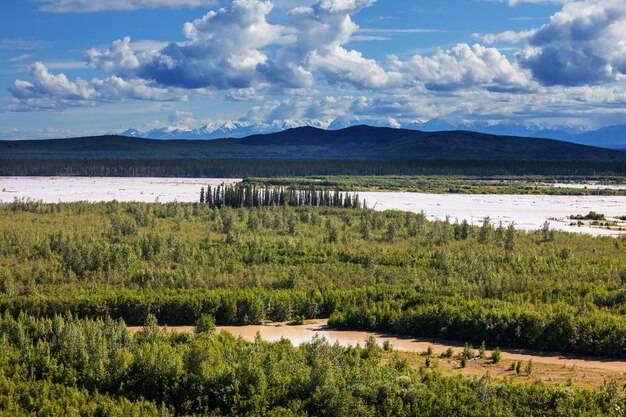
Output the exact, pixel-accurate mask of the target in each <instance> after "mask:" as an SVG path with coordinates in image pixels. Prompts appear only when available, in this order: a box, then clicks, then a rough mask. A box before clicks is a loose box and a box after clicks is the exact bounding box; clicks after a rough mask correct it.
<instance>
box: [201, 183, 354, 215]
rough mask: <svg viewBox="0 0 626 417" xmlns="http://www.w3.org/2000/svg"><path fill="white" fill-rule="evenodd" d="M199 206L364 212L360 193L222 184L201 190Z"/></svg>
mask: <svg viewBox="0 0 626 417" xmlns="http://www.w3.org/2000/svg"><path fill="white" fill-rule="evenodd" d="M200 203H201V204H202V203H204V204H207V205H208V206H209V207H210V208H222V207H231V208H243V207H269V206H291V207H303V206H312V207H343V208H353V209H362V208H366V206H365V203H361V200H360V199H359V195H358V194H353V193H342V192H340V191H339V190H336V191H334V192H331V191H328V190H316V189H315V188H313V187H309V188H308V189H296V188H284V187H273V188H270V187H256V186H255V185H250V184H241V183H238V184H223V185H219V186H217V187H215V189H213V188H212V187H211V186H210V185H209V186H208V187H207V189H206V191H205V189H204V187H202V188H201V189H200Z"/></svg>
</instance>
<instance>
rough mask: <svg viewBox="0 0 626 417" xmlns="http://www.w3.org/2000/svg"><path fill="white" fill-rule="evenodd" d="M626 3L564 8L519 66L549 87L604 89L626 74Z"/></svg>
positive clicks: (589, 1) (607, 0)
mask: <svg viewBox="0 0 626 417" xmlns="http://www.w3.org/2000/svg"><path fill="white" fill-rule="evenodd" d="M624 28H626V2H623V1H622V0H601V1H600V0H586V1H580V2H575V3H569V4H566V5H565V6H564V7H563V9H562V10H561V11H560V12H558V13H556V14H555V15H554V16H552V18H551V19H550V23H549V24H546V25H544V26H542V27H541V28H540V29H539V30H537V32H536V33H535V34H534V35H533V36H531V37H530V38H529V39H528V43H529V45H528V47H526V48H525V49H524V50H523V51H522V52H521V53H520V54H519V55H518V59H519V61H520V64H521V65H522V66H524V67H525V68H528V69H530V70H531V71H532V73H533V75H534V76H535V77H536V78H537V79H538V80H540V81H541V82H542V83H544V84H546V85H572V86H573V85H585V84H601V83H606V82H611V81H615V80H618V79H622V78H623V77H624V75H625V74H626V42H625V38H624Z"/></svg>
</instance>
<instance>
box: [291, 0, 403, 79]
mask: <svg viewBox="0 0 626 417" xmlns="http://www.w3.org/2000/svg"><path fill="white" fill-rule="evenodd" d="M373 3H374V0H321V1H319V2H318V3H316V4H314V5H313V6H311V7H297V8H295V9H293V10H291V12H290V16H291V19H292V26H293V27H295V28H296V30H297V40H296V41H295V42H294V43H293V44H292V45H290V46H289V48H288V50H287V53H288V54H290V55H293V56H295V59H297V60H298V61H299V62H302V65H303V66H304V67H305V68H306V69H307V70H309V71H312V72H313V71H315V72H318V73H320V74H322V75H323V76H324V77H325V79H326V81H327V82H328V83H330V84H336V83H345V84H349V85H352V86H354V87H356V88H364V89H370V88H371V89H378V88H385V87H390V86H393V85H395V84H397V83H398V82H399V81H400V75H399V74H396V73H390V72H387V71H385V70H384V69H383V68H382V67H381V66H380V65H379V64H378V63H377V62H376V61H375V60H373V59H367V58H365V57H363V55H362V54H361V52H359V51H356V50H347V49H345V48H344V47H343V45H345V44H346V43H348V42H349V41H350V38H351V36H352V35H353V34H355V33H356V32H357V30H358V26H357V25H356V24H355V23H354V22H353V21H352V19H351V17H350V16H351V15H353V14H355V13H357V12H359V11H360V10H362V9H363V8H365V7H368V6H370V5H372V4H373Z"/></svg>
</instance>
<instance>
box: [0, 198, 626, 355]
mask: <svg viewBox="0 0 626 417" xmlns="http://www.w3.org/2000/svg"><path fill="white" fill-rule="evenodd" d="M625 250H626V239H625V238H620V239H614V238H608V237H597V238H594V237H589V236H584V235H575V234H566V233H559V232H554V231H552V230H550V229H549V227H546V228H544V229H542V230H540V231H537V232H532V233H525V232H519V231H516V230H514V228H513V227H503V226H498V225H492V224H491V223H490V222H489V221H488V220H487V221H484V222H483V224H482V225H481V226H472V225H469V224H468V223H467V222H461V223H458V222H454V221H428V220H427V219H426V216H425V215H423V214H412V213H403V212H392V211H388V212H375V211H372V210H352V209H351V210H346V209H340V208H330V207H290V206H283V207H260V208H242V209H231V208H221V209H217V208H213V209H212V208H209V207H208V206H207V205H206V204H200V203H196V204H181V203H170V204H140V203H126V204H122V203H117V202H110V203H99V204H87V203H72V204H42V203H32V202H15V203H12V204H7V205H3V206H1V207H0V311H5V312H10V313H11V314H12V315H14V316H17V315H19V314H20V313H27V314H33V315H36V316H39V317H53V316H54V315H55V314H67V313H72V314H74V315H76V316H79V317H105V316H111V317H113V318H122V319H124V320H125V321H126V322H128V323H132V324H141V323H143V321H144V320H145V319H146V317H147V316H148V314H150V313H152V314H154V315H155V316H156V317H157V318H158V320H159V321H160V322H162V323H168V324H192V323H194V322H195V321H196V320H197V319H198V318H200V317H201V316H202V315H203V314H209V315H212V316H214V317H215V320H216V321H217V322H218V323H220V324H226V323H231V324H247V323H260V322H262V321H264V320H272V321H289V320H292V319H296V318H298V317H299V316H303V317H306V318H318V317H329V316H331V315H332V321H333V323H334V324H336V325H338V326H349V327H357V328H368V329H385V330H393V331H396V332H399V333H405V334H412V335H422V336H426V335H428V336H439V337H446V338H451V339H457V340H460V341H463V342H464V341H468V342H473V343H475V344H479V343H480V342H481V341H482V340H485V341H486V342H487V343H489V344H491V345H493V346H495V345H500V346H503V347H504V346H521V347H533V348H538V349H545V350H558V351H563V352H580V353H586V354H591V355H603V356H612V357H626V351H625V347H626V289H625V285H626V257H625V256H624V254H625Z"/></svg>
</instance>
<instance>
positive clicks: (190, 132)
mask: <svg viewBox="0 0 626 417" xmlns="http://www.w3.org/2000/svg"><path fill="white" fill-rule="evenodd" d="M359 125H368V126H376V127H390V128H395V129H410V130H421V131H424V132H440V131H455V130H465V131H471V132H480V133H487V134H490V135H504V136H520V137H531V138H546V139H556V140H562V141H566V142H574V143H579V144H583V145H591V146H599V147H603V148H625V147H626V125H620V126H609V127H604V128H602V129H599V130H592V131H589V130H587V129H586V128H585V127H584V126H580V125H556V126H550V127H548V126H546V125H541V124H537V123H533V122H524V123H521V122H501V123H495V124H494V123H488V122H478V121H474V122H456V123H455V122H450V121H446V120H438V119H434V120H429V121H427V122H424V121H421V120H411V119H394V118H391V117H389V118H383V119H352V118H335V119H299V120H298V119H288V120H266V121H257V122H249V121H227V122H220V123H215V122H211V123H208V124H205V125H203V126H200V127H196V128H185V127H175V126H171V127H164V128H158V129H152V130H147V131H140V130H137V129H128V130H126V131H124V132H122V133H120V135H121V136H130V137H139V138H148V139H163V140H166V139H167V140H169V139H189V140H196V139H204V140H213V139H221V138H225V137H228V138H243V137H247V136H250V135H258V134H269V133H276V132H281V131H283V130H287V129H293V128H297V127H304V126H311V127H317V128H320V129H326V130H339V129H344V128H347V127H352V126H359Z"/></svg>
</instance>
